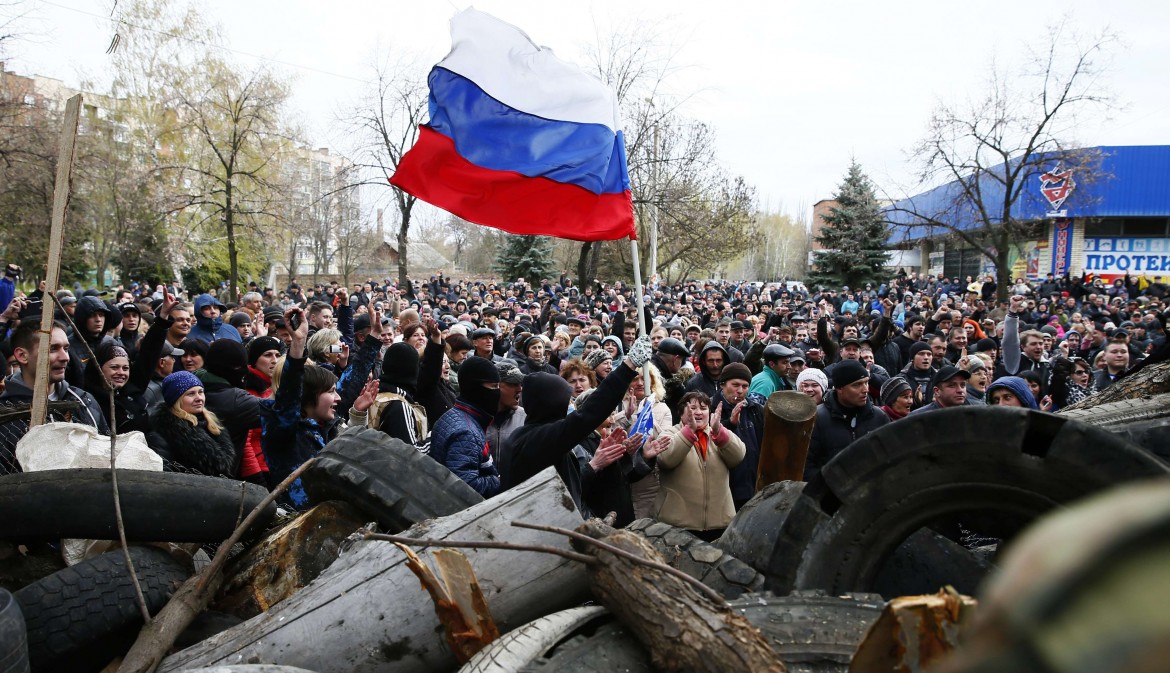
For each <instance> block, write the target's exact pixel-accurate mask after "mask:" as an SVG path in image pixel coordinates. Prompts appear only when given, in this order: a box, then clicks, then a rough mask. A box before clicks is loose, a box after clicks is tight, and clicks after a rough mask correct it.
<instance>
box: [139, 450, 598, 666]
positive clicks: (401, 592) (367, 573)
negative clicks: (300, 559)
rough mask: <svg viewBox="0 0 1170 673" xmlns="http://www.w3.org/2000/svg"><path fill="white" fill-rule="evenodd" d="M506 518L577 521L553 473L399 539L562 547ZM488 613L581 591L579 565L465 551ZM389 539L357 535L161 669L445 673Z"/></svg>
mask: <svg viewBox="0 0 1170 673" xmlns="http://www.w3.org/2000/svg"><path fill="white" fill-rule="evenodd" d="M514 520H524V521H539V522H542V523H547V524H549V525H552V526H560V527H569V528H572V527H574V526H577V525H579V524H580V523H581V515H580V514H579V513H578V512H577V510H576V508H575V506H574V505H573V499H572V498H571V497H570V496H569V493H568V491H567V490H566V489H565V486H564V484H563V483H562V482H561V480H560V478H559V477H557V475H556V472H555V471H554V470H553V469H552V468H548V469H546V470H544V471H543V472H541V473H540V474H538V475H536V476H535V477H533V478H532V479H530V480H528V481H526V482H524V483H523V484H520V485H519V486H516V487H515V488H512V489H510V490H508V491H506V492H504V493H502V494H500V495H498V496H496V497H494V498H492V499H490V500H485V501H483V502H481V503H479V504H477V505H474V506H473V507H471V508H469V509H466V510H464V511H462V512H458V513H456V514H453V515H451V516H446V517H442V518H439V519H433V520H429V521H424V522H422V523H420V524H418V525H416V526H414V527H413V528H411V529H410V530H409V531H407V532H406V533H403V535H404V536H406V537H412V538H431V539H447V538H450V539H458V540H496V539H506V540H508V541H510V542H515V543H517V544H545V545H551V546H558V547H561V548H564V549H567V548H568V546H567V545H566V544H565V539H564V538H563V537H561V536H558V535H553V534H549V533H541V532H537V531H532V530H523V529H518V528H514V527H512V526H511V525H510V523H511V522H512V521H514ZM467 556H468V559H469V560H470V561H471V565H472V567H473V568H474V569H475V573H476V575H477V577H478V578H479V582H480V585H481V587H482V588H483V593H484V597H485V598H486V599H487V603H488V606H489V607H490V608H491V613H492V615H493V617H494V618H495V620H496V623H497V624H498V625H499V627H500V630H501V631H502V632H507V631H508V630H510V629H512V628H515V627H517V626H519V625H520V624H524V623H527V622H529V621H531V620H533V619H536V618H537V617H541V616H543V615H546V614H549V613H550V612H553V611H556V610H561V609H564V608H568V607H572V606H574V605H578V604H580V603H581V602H582V601H583V600H585V599H587V598H588V597H589V592H588V578H587V577H586V574H585V569H584V567H582V565H581V564H580V563H576V562H573V561H570V560H567V559H565V558H561V557H559V556H553V555H550V554H533V553H526V552H516V551H504V550H498V549H469V550H467ZM406 561H407V559H406V555H404V554H403V553H402V552H401V551H399V550H398V549H397V548H396V547H395V546H394V545H393V544H390V543H388V542H382V541H375V540H368V541H355V542H354V543H353V545H352V547H350V548H349V549H348V551H345V552H343V553H342V555H341V557H340V558H339V559H338V560H337V561H335V562H334V563H333V565H332V566H330V567H329V569H328V570H326V571H325V573H324V574H322V575H321V576H320V577H318V578H317V580H316V581H315V582H313V583H312V584H311V585H309V586H308V587H306V588H304V589H302V590H301V591H300V592H298V593H297V594H296V595H295V596H293V597H292V598H291V599H289V600H286V601H284V602H283V603H281V604H280V605H277V606H275V607H273V608H272V609H271V610H269V611H268V612H266V613H264V614H263V615H260V616H258V617H255V618H253V619H251V620H249V621H247V622H245V623H243V624H241V625H239V626H237V627H235V628H233V629H230V630H228V631H225V632H223V633H221V634H219V635H217V636H214V637H212V638H210V639H208V640H206V641H204V642H202V643H200V644H198V645H196V646H195V647H191V648H188V649H186V650H183V651H182V652H179V653H178V654H175V655H173V656H170V657H168V658H167V659H166V660H164V661H163V664H162V666H161V668H160V670H161V671H164V672H165V671H181V670H183V669H184V668H193V667H199V666H211V665H213V664H230V663H279V664H285V665H291V666H300V667H303V668H307V669H310V670H314V671H318V672H319V673H333V672H334V671H336V672H337V673H341V672H343V671H344V672H347V673H348V672H351V671H352V672H353V673H361V672H365V671H385V670H394V671H395V672H396V673H414V672H416V671H417V672H419V673H422V672H423V671H437V670H450V669H454V668H455V666H456V660H455V656H454V655H453V654H452V653H451V650H450V648H449V647H448V646H447V644H446V642H445V637H444V634H443V629H442V628H441V627H440V625H439V620H438V618H437V617H436V616H435V610H434V605H433V603H432V602H431V599H430V597H429V596H428V595H427V593H426V592H425V591H422V590H421V589H420V588H419V582H418V578H416V577H415V575H414V573H412V572H411V571H410V569H409V568H408V567H407V564H406Z"/></svg>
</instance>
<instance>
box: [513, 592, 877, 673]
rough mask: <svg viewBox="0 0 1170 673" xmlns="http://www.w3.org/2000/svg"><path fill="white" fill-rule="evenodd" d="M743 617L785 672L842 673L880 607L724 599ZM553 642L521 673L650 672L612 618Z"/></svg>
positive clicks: (818, 600)
mask: <svg viewBox="0 0 1170 673" xmlns="http://www.w3.org/2000/svg"><path fill="white" fill-rule="evenodd" d="M729 603H730V604H731V607H732V609H734V610H736V611H738V612H739V613H740V614H742V615H743V616H745V617H747V619H748V621H750V622H751V623H752V624H753V625H755V626H756V628H758V629H760V632H761V633H763V635H764V637H765V638H767V639H768V642H769V643H770V644H771V645H772V648H773V649H774V650H776V654H778V655H780V659H781V660H782V661H783V662H784V664H785V666H786V667H787V668H788V671H789V672H790V673H846V672H847V671H848V670H849V662H850V660H851V659H852V657H853V652H854V651H855V650H856V649H857V646H858V644H859V643H861V640H862V639H863V638H864V637H865V634H866V632H867V631H869V627H870V626H872V625H873V623H874V622H875V621H877V618H878V616H879V615H881V612H882V608H883V607H884V606H885V603H884V601H882V599H881V597H879V596H874V595H852V596H841V597H836V596H825V595H824V594H822V593H820V592H798V593H796V594H792V595H788V596H776V595H774V594H744V595H743V596H740V597H739V598H737V599H734V600H732V601H729ZM594 629H595V630H594V631H593V632H592V633H582V634H580V635H578V636H575V637H574V638H572V639H570V640H568V641H566V642H565V643H563V644H561V645H558V646H557V648H556V649H554V650H552V651H551V652H549V654H548V655H546V656H545V657H543V658H541V659H538V660H537V661H535V662H533V663H531V664H529V665H528V666H525V667H524V668H521V669H520V670H521V671H522V672H523V673H552V672H553V671H556V672H558V673H559V672H562V671H563V672H564V673H608V672H609V671H633V672H638V673H641V672H643V671H647V672H648V671H651V670H653V669H652V668H651V666H650V656H649V654H648V653H647V652H646V650H645V648H643V647H642V645H641V643H639V642H638V640H637V639H636V638H635V637H634V636H633V634H632V633H630V631H629V630H628V629H626V628H625V627H624V626H622V625H621V624H620V623H618V622H617V621H616V620H615V619H611V620H609V621H603V622H601V623H600V624H598V625H597V626H595V627H594Z"/></svg>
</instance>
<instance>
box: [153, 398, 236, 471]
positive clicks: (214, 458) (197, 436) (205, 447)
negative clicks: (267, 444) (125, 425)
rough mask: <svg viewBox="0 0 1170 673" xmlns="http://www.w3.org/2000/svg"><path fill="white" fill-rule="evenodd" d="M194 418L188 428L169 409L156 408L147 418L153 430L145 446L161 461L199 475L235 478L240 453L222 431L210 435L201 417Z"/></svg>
mask: <svg viewBox="0 0 1170 673" xmlns="http://www.w3.org/2000/svg"><path fill="white" fill-rule="evenodd" d="M241 392H243V391H241ZM245 394H246V393H245ZM196 418H197V419H198V422H197V423H196V424H195V425H191V422H190V421H186V420H183V419H182V418H179V417H178V416H176V415H175V414H174V412H172V411H171V410H170V409H168V408H163V409H159V410H158V412H157V413H155V414H154V417H153V418H152V419H151V425H152V426H153V427H154V430H152V431H151V433H150V434H149V435H148V436H147V443H148V444H149V445H150V448H152V449H154V450H155V452H156V453H158V454H159V455H160V456H162V457H163V458H167V459H170V460H172V461H174V462H176V463H178V464H179V465H182V466H183V467H186V468H190V469H193V470H197V471H198V472H199V474H204V475H207V476H213V477H228V478H231V479H235V478H236V477H237V475H238V474H239V471H240V452H238V451H236V449H235V447H233V446H232V438H231V435H230V434H229V433H228V431H227V429H226V428H224V429H221V430H220V433H219V434H218V435H213V434H211V431H210V430H208V428H207V419H206V418H205V417H204V416H203V414H199V415H198V416H196Z"/></svg>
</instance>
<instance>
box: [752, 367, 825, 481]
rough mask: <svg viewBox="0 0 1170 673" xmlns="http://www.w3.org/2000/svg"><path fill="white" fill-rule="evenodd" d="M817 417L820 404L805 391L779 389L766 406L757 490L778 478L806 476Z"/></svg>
mask: <svg viewBox="0 0 1170 673" xmlns="http://www.w3.org/2000/svg"><path fill="white" fill-rule="evenodd" d="M816 419H817V405H816V403H815V402H813V399H812V398H811V397H809V396H808V395H805V394H804V393H798V392H794V391H791V390H782V391H777V392H774V393H772V394H771V396H769V397H768V403H767V404H765V405H764V441H763V442H761V443H760V467H759V469H758V470H757V472H756V490H757V491H761V490H763V488H764V487H765V486H767V485H768V484H774V483H776V482H778V481H801V480H803V479H804V463H805V460H806V459H807V458H808V444H809V442H810V441H811V440H812V430H813V425H814V424H815V423H816Z"/></svg>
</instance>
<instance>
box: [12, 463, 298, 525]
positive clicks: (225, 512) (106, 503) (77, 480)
mask: <svg viewBox="0 0 1170 673" xmlns="http://www.w3.org/2000/svg"><path fill="white" fill-rule="evenodd" d="M118 493H119V495H120V497H121V501H122V518H123V520H124V521H125V523H126V537H127V539H129V540H130V541H132V542H157V541H166V542H222V541H223V540H224V539H226V538H227V537H228V536H230V535H231V534H232V531H233V530H235V527H236V525H237V524H238V523H239V521H240V500H241V498H242V499H243V514H244V516H247V515H248V513H249V512H251V511H252V509H254V508H255V507H256V505H259V504H260V501H261V500H263V499H264V498H265V496H267V495H268V492H267V491H265V490H264V488H262V487H260V486H257V485H255V484H249V483H247V482H243V481H236V480H234V479H221V478H219V477H205V476H202V475H195V474H178V473H174V472H151V471H147V470H118ZM275 515H276V506H275V505H269V506H268V508H267V509H266V510H265V511H264V513H263V515H262V516H261V517H260V518H259V519H257V521H256V523H255V525H254V526H253V527H252V529H251V530H252V531H260V530H264V526H266V525H267V524H268V522H269V521H271V520H272V517H273V516H275ZM0 521H4V522H5V523H4V526H3V533H0V535H3V537H4V539H9V540H15V541H20V542H25V541H53V540H58V539H61V538H82V539H92V540H116V539H118V527H117V523H116V522H115V518H114V498H113V490H112V487H111V477H110V471H109V470H98V469H73V470H45V471H43V472H20V473H17V474H9V475H5V476H3V477H0Z"/></svg>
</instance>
